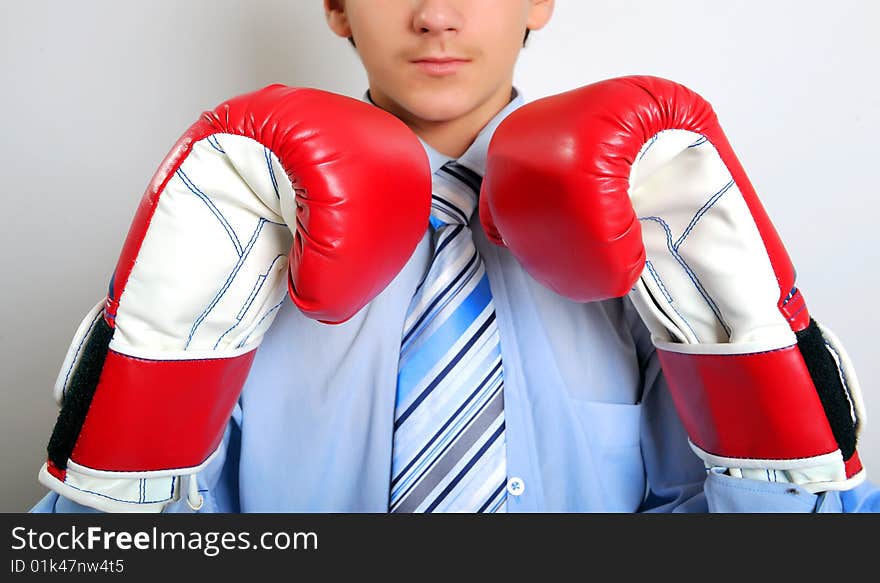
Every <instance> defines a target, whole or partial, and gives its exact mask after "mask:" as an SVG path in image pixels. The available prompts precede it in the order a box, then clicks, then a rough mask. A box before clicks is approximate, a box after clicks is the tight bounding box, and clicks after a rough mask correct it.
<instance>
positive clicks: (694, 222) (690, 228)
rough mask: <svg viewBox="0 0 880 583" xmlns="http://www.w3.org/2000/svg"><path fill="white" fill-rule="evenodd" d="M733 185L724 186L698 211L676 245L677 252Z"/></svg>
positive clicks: (731, 183)
mask: <svg viewBox="0 0 880 583" xmlns="http://www.w3.org/2000/svg"><path fill="white" fill-rule="evenodd" d="M733 184H734V183H733V180H731V181H730V182H728V183H727V184H726V185H724V188H722V189H721V190H719V191H718V192H716V193H715V194H714V195H712V198H710V199H709V200H708V201H707V202H706V204H704V205H703V206H702V208H700V210H698V211H697V214H696V215H694V218H693V219H691V222H690V224H689V225H688V226H687V228H686V229H685V230H684V234H683V235H682V236H681V237H680V238H679V239H678V241H676V243H675V250H676V251H678V248H679V247H681V244H682V243H684V240H685V239H686V238H687V236H688V235H690V234H691V231H693V230H694V227H696V226H697V223H698V222H700V219H702V218H703V215H705V214H706V213H707V212H709V209H710V208H712V207H713V206H714V205H715V203H716V202H718V200H719V199H720V198H721V197H722V196H724V193H726V192H727V191H728V190H730V189H731V187H732V186H733Z"/></svg>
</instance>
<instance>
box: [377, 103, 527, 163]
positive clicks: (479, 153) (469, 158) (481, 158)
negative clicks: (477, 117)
mask: <svg viewBox="0 0 880 583" xmlns="http://www.w3.org/2000/svg"><path fill="white" fill-rule="evenodd" d="M363 100H364V101H366V102H367V103H373V101H372V99H370V92H369V90H368V91H366V92H364V96H363ZM524 103H525V99H523V96H522V94H521V93H520V92H519V90H518V89H517V88H516V87H514V88H513V91H512V92H511V94H510V101H509V102H508V104H507V105H506V106H505V107H504V109H502V110H501V111H499V112H498V113H497V114H496V115H495V117H493V118H492V119H491V120H490V121H489V123H487V124H486V125H485V126H483V129H482V130H480V133H479V134H477V137H476V139H475V140H474V142H473V143H472V144H471V145H470V146H469V147H468V149H467V150H466V151H465V152H464V154H462V155H461V156H460V157H459V158H458V163H459V164H461V165H462V166H466V167H468V168H470V169H471V170H473V171H474V172H476V173H477V174H479V175H480V176H483V175H484V174H485V173H486V152H487V150H488V149H489V142H490V141H491V139H492V135H493V134H494V133H495V129H496V128H497V127H498V125H499V124H500V123H501V122H502V121H503V120H504V118H506V117H507V116H508V115H510V114H511V113H513V112H514V111H515V110H516V109H518V108H519V107H521V106H522V105H523V104H524ZM373 105H376V104H375V103H373ZM419 141H420V142H421V143H422V147H424V148H425V151H426V152H427V153H428V159H429V160H430V162H431V173H434V172H437V170H439V169H440V167H441V166H443V165H444V164H445V163H447V162H449V161H450V160H453V159H454V158H451V157H449V156H447V155H445V154H441V153H440V152H438V151H437V150H435V149H434V148H432V147H431V146H429V145H428V144H426V143H425V142H424V141H423V140H422V139H421V138H419Z"/></svg>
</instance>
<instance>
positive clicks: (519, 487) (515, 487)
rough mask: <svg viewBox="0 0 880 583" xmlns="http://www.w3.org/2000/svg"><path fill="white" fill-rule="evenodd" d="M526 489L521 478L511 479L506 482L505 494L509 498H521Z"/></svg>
mask: <svg viewBox="0 0 880 583" xmlns="http://www.w3.org/2000/svg"><path fill="white" fill-rule="evenodd" d="M525 489H526V483H525V482H523V479H522V478H517V477H513V478H510V479H509V480H507V493H508V494H510V495H511V496H521V495H522V493H523V492H524V491H525Z"/></svg>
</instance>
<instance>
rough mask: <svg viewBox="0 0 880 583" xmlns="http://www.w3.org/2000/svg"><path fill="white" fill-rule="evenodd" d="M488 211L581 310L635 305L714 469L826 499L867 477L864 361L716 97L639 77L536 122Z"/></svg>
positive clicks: (534, 107)
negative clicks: (808, 274) (743, 154)
mask: <svg viewBox="0 0 880 583" xmlns="http://www.w3.org/2000/svg"><path fill="white" fill-rule="evenodd" d="M480 210H481V215H480V216H481V219H482V220H483V222H484V225H485V227H486V230H487V232H489V233H493V232H494V233H495V240H496V241H498V240H501V239H503V241H504V243H506V245H507V246H508V247H509V249H510V251H511V252H512V253H513V254H514V255H515V256H516V257H517V258H518V259H519V260H520V261H521V262H522V264H523V266H524V267H525V268H526V269H527V270H528V271H529V272H530V273H531V274H532V275H533V276H534V277H535V278H536V279H538V280H539V281H541V282H543V283H545V284H546V285H547V286H549V287H550V288H551V289H554V290H556V291H558V292H559V293H561V294H563V295H565V296H567V297H569V298H571V299H575V300H580V301H589V300H598V299H605V298H611V297H619V296H622V295H624V294H626V293H627V292H629V297H630V299H631V300H632V302H633V304H634V305H635V307H636V309H637V310H638V312H639V314H640V315H641V317H642V319H643V320H644V322H645V324H646V325H647V327H648V328H649V329H650V331H651V335H652V340H653V343H654V345H655V347H656V349H657V354H658V357H659V360H660V363H661V365H662V368H663V371H664V375H665V377H666V380H667V384H668V385H669V388H670V391H671V393H672V397H673V400H674V401H675V405H676V408H677V410H678V412H679V415H680V417H681V419H682V421H683V423H684V426H685V428H686V429H687V432H688V435H689V437H690V441H691V445H692V448H693V449H694V451H695V452H696V453H697V455H699V456H700V457H701V458H702V459H703V460H704V462H705V463H706V465H707V467H721V468H725V469H726V470H727V471H728V473H729V474H731V475H734V476H738V477H748V478H754V479H763V480H769V481H783V482H791V483H796V484H799V485H801V486H803V487H804V488H806V489H807V490H809V491H812V492H819V491H824V490H845V489H850V488H853V487H855V486H856V485H858V484H859V483H860V482H861V481H862V480H863V479H864V471H863V469H862V465H861V462H860V461H859V456H858V453H857V451H856V440H857V434H858V432H859V429H860V428H861V426H862V424H863V420H864V413H863V407H862V401H861V394H860V390H859V386H858V380H857V378H856V375H855V372H854V370H853V367H852V363H851V362H850V360H849V357H848V356H847V354H846V352H845V351H844V349H843V347H842V345H841V344H840V342H839V341H838V340H837V338H835V336H834V334H833V333H831V331H830V330H828V329H827V328H825V327H823V326H821V325H819V324H818V323H816V322H815V320H813V319H812V318H810V316H809V313H808V312H807V309H806V304H805V302H804V298H803V296H802V294H801V292H800V291H799V290H798V289H797V288H796V287H795V270H794V267H793V265H792V263H791V260H790V259H789V257H788V254H787V253H786V250H785V247H784V246H783V244H782V241H781V240H780V238H779V235H778V234H777V232H776V230H775V229H774V227H773V225H772V223H771V222H770V219H769V218H768V217H767V214H766V212H765V210H764V208H763V206H762V205H761V203H760V201H759V200H758V197H757V195H756V193H755V190H754V188H753V187H752V185H751V183H750V182H749V179H748V177H747V176H746V173H745V171H744V170H743V168H742V166H741V165H740V163H739V161H738V160H737V158H736V156H735V154H734V152H733V150H732V148H731V146H730V144H729V143H728V141H727V138H726V137H725V135H724V133H723V132H722V130H721V127H720V126H719V124H718V121H717V119H716V116H715V113H714V111H713V110H712V108H711V106H710V105H709V104H708V103H707V102H706V101H705V100H703V99H702V98H701V97H700V96H698V95H697V94H695V93H694V92H692V91H690V90H689V89H687V88H686V87H683V86H681V85H679V84H676V83H673V82H671V81H667V80H664V79H659V78H655V77H624V78H619V79H612V80H608V81H603V82H600V83H596V84H593V85H589V86H586V87H583V88H580V89H577V90H575V91H570V92H567V93H563V94H561V95H557V96H554V97H549V98H546V99H542V100H539V101H536V102H533V103H531V104H528V105H526V106H524V107H522V108H520V109H519V110H517V111H515V112H514V113H512V114H511V115H510V116H509V117H508V118H507V119H505V120H504V122H502V124H501V125H500V126H499V127H498V130H497V132H496V133H495V135H494V137H493V140H492V142H491V144H490V147H489V154H488V160H487V170H486V176H485V179H484V182H483V193H482V200H481V209H480ZM636 218H637V219H638V221H637V222H636ZM631 220H632V222H630V221H631ZM639 225H640V227H639ZM642 250H644V252H645V254H644V255H642V254H641V252H642ZM630 288H632V290H631V291H630Z"/></svg>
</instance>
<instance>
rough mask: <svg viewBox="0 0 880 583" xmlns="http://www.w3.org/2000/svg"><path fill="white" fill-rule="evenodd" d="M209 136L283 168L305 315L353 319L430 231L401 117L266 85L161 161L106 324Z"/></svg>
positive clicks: (426, 183)
mask: <svg viewBox="0 0 880 583" xmlns="http://www.w3.org/2000/svg"><path fill="white" fill-rule="evenodd" d="M215 133H229V134H235V135H241V136H246V137H250V138H253V139H254V140H256V141H257V142H259V143H261V144H263V145H264V146H266V147H268V148H269V149H270V150H272V152H273V153H274V154H275V155H276V156H277V157H278V159H279V160H280V161H281V164H282V166H283V167H284V169H285V171H286V172H287V175H288V177H289V178H290V180H291V183H292V184H293V186H294V189H295V190H296V192H297V205H298V212H297V224H296V225H290V227H291V229H292V230H293V231H294V244H293V248H292V250H291V253H290V259H289V262H290V293H291V298H292V299H293V301H294V303H295V304H296V305H297V306H298V307H299V308H300V309H301V310H302V311H303V312H304V313H305V314H306V315H307V316H309V317H311V318H314V319H316V320H321V321H324V322H329V323H339V322H343V321H345V320H347V319H349V318H351V316H353V315H354V314H355V313H356V312H357V311H358V310H360V309H361V308H362V307H363V306H364V305H366V304H367V303H368V302H370V301H371V300H372V299H373V298H374V297H375V296H376V295H378V294H379V293H380V292H381V291H382V290H383V289H384V288H385V287H386V286H387V285H388V283H390V282H391V280H392V279H393V278H394V277H395V276H396V275H397V273H398V272H399V270H400V269H401V268H402V267H403V265H404V264H405V263H406V261H407V260H408V259H409V257H410V256H411V255H412V253H413V251H414V250H415V248H416V245H418V243H419V241H420V240H421V238H422V236H423V235H424V233H425V230H426V229H427V227H428V217H429V215H430V209H431V172H430V165H429V162H428V158H427V155H426V154H425V151H424V148H422V146H421V144H420V143H419V141H418V138H417V137H416V136H415V134H413V133H412V131H410V129H409V128H407V127H406V125H405V124H404V123H403V122H402V121H400V120H399V119H397V118H395V117H394V116H392V115H391V114H389V113H387V112H385V111H383V110H381V109H379V108H377V107H375V106H373V105H370V104H368V103H365V102H362V101H359V100H356V99H352V98H349V97H345V96H341V95H336V94H333V93H328V92H325V91H320V90H316V89H302V88H292V87H286V86H283V85H270V86H268V87H266V88H264V89H261V90H259V91H256V92H253V93H250V94H246V95H242V96H239V97H236V98H234V99H231V100H229V101H227V102H225V103H223V104H221V105H219V106H218V107H217V108H215V109H214V110H213V111H208V112H205V113H204V114H203V115H202V117H201V119H200V120H199V121H198V122H196V123H195V124H193V125H192V127H190V129H189V130H188V131H187V132H186V133H185V134H184V135H183V136H182V137H181V138H180V139H179V140H178V142H177V143H176V145H175V146H174V147H173V148H172V150H171V152H170V153H169V154H168V155H167V156H166V158H165V160H164V161H163V162H162V164H161V165H160V167H159V169H158V171H157V172H156V174H155V175H154V177H153V179H152V181H151V182H150V184H149V186H148V188H147V191H146V193H145V194H144V197H143V199H142V200H141V203H140V206H139V207H138V210H137V212H136V214H135V217H134V220H133V221H132V226H131V229H130V231H129V233H128V236H127V238H126V241H125V244H124V246H123V250H122V253H121V255H120V258H119V261H118V264H117V267H116V271H115V274H114V278H113V283H112V285H111V294H110V297H109V298H108V309H107V310H106V316H105V317H106V318H107V320H108V322H109V323H110V324H111V325H113V320H114V318H115V314H116V311H117V309H118V304H119V299H120V298H121V297H122V294H123V291H124V289H125V285H126V282H127V281H128V277H129V275H130V274H131V270H132V268H133V266H134V263H135V260H136V259H137V255H138V251H139V249H140V247H141V243H142V242H143V239H144V237H145V235H146V233H147V229H148V227H149V223H150V219H151V218H152V216H153V213H154V211H155V209H156V205H157V203H158V200H159V197H160V196H161V193H162V191H163V190H164V188H165V185H166V184H167V182H168V180H169V179H170V178H171V177H172V176H173V175H174V173H175V172H176V171H177V169H178V168H179V167H180V165H181V164H182V163H183V161H184V160H185V159H186V157H187V156H188V155H189V153H190V152H191V150H192V146H193V144H195V143H196V142H198V141H199V140H201V139H203V138H205V137H207V136H210V135H212V134H215Z"/></svg>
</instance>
